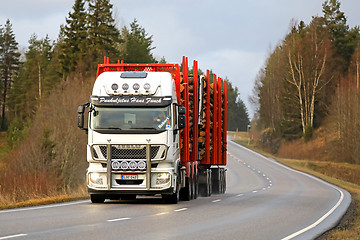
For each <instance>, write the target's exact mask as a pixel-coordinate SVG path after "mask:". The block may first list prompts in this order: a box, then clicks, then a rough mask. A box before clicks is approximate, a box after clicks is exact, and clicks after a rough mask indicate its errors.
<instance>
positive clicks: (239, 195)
mask: <svg viewBox="0 0 360 240" xmlns="http://www.w3.org/2000/svg"><path fill="white" fill-rule="evenodd" d="M236 196H237V197H241V196H244V194H242V193H240V194H238V195H236Z"/></svg>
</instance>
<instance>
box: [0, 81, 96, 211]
mask: <svg viewBox="0 0 360 240" xmlns="http://www.w3.org/2000/svg"><path fill="white" fill-rule="evenodd" d="M91 81H92V80H88V81H85V80H84V79H75V78H74V79H71V80H69V81H68V82H63V83H61V84H59V85H58V87H57V89H56V90H55V91H53V92H52V94H51V96H49V97H48V99H46V101H44V102H43V103H42V104H41V107H40V108H39V110H38V111H37V113H36V116H35V117H34V119H33V120H32V125H31V127H30V128H29V130H28V135H27V137H26V138H25V139H24V140H23V141H22V142H21V143H20V144H19V145H18V146H17V148H16V149H14V150H13V151H11V152H9V153H7V154H5V156H3V157H1V155H0V159H1V161H0V162H1V163H2V165H1V168H2V169H1V170H2V171H0V205H1V206H14V205H15V206H16V204H18V203H22V205H24V204H25V203H29V204H34V203H33V202H31V201H33V199H43V198H48V197H54V198H55V199H57V198H58V196H72V195H75V196H77V195H78V192H79V188H80V189H81V188H83V187H84V186H85V172H86V167H87V162H86V140H87V136H86V134H85V133H84V131H81V130H79V129H78V128H77V121H76V114H77V113H76V110H77V106H78V105H80V104H83V103H85V102H86V101H88V99H89V96H90V89H91V85H92V82H91ZM0 148H1V141H0ZM62 198H64V197H60V198H59V199H62ZM66 198H67V197H65V199H66ZM36 201H39V200H36Z"/></svg>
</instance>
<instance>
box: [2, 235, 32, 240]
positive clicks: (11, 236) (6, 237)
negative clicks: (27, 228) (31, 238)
mask: <svg viewBox="0 0 360 240" xmlns="http://www.w3.org/2000/svg"><path fill="white" fill-rule="evenodd" d="M25 236H27V234H24V233H21V234H16V235H10V236H5V237H0V240H4V239H10V238H17V237H25Z"/></svg>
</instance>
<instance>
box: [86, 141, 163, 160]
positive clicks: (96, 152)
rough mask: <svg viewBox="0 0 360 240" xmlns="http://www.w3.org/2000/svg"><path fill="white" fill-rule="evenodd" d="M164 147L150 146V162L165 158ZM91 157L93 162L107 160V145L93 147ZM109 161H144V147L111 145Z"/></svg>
mask: <svg viewBox="0 0 360 240" xmlns="http://www.w3.org/2000/svg"><path fill="white" fill-rule="evenodd" d="M166 151H167V147H166V146H165V145H151V147H150V158H151V160H163V159H165V156H166ZM92 156H93V159H95V160H106V159H107V145H93V146H92ZM111 159H136V160H140V159H141V160H146V145H111Z"/></svg>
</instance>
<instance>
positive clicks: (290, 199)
mask: <svg viewBox="0 0 360 240" xmlns="http://www.w3.org/2000/svg"><path fill="white" fill-rule="evenodd" d="M227 183H228V184H227V192H226V194H222V195H212V196H211V197H206V198H205V197H204V198H202V197H200V198H198V199H197V200H192V201H189V202H180V203H179V204H176V205H171V204H165V203H163V202H162V200H161V198H156V197H155V198H149V197H138V199H137V200H135V201H106V202H105V203H104V204H91V202H90V201H89V200H84V201H76V202H70V203H63V204H53V205H46V206H39V207H30V208H20V209H10V210H3V211H0V240H4V239H19V240H21V239H141V240H143V239H196V240H198V239H284V240H288V239H314V238H316V237H317V236H319V235H321V234H322V233H324V232H326V231H327V230H329V229H331V228H332V227H334V226H335V225H336V224H337V223H338V221H339V220H340V219H341V217H342V216H343V215H344V214H345V212H346V210H347V208H348V206H349V204H350V202H351V197H350V194H349V193H348V192H347V191H345V190H343V189H341V188H338V187H336V186H333V185H331V184H329V183H326V182H325V181H322V180H320V179H318V178H315V177H313V176H310V175H308V174H304V173H301V172H298V171H295V170H293V169H290V168H288V167H286V166H283V165H281V164H279V163H277V162H276V161H274V160H272V159H269V158H267V157H264V156H262V155H260V154H258V153H256V152H253V151H251V150H248V149H246V148H244V147H242V146H240V145H238V144H236V143H233V142H231V141H229V143H228V171H227Z"/></svg>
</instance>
